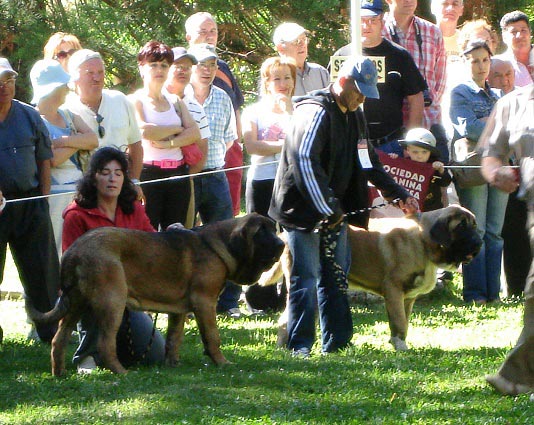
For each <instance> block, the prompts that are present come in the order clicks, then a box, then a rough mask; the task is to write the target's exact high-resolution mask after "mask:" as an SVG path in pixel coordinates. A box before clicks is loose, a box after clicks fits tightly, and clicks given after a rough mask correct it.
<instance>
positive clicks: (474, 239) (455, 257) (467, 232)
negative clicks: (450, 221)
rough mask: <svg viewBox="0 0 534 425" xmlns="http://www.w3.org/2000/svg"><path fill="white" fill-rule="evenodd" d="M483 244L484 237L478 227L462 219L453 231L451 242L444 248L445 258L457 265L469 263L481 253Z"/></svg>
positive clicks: (446, 260) (447, 261)
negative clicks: (482, 237) (481, 236)
mask: <svg viewBox="0 0 534 425" xmlns="http://www.w3.org/2000/svg"><path fill="white" fill-rule="evenodd" d="M481 246H482V239H480V236H479V234H478V232H477V229H476V227H475V226H473V225H471V224H469V223H468V222H467V220H462V221H461V222H460V223H459V224H458V225H457V226H456V228H455V229H454V230H453V231H452V235H451V243H450V245H449V246H448V247H446V248H445V250H444V256H445V258H444V260H445V262H446V263H448V264H455V265H456V266H459V265H460V264H467V263H469V262H470V261H471V260H472V259H473V257H475V256H476V255H477V254H478V253H479V251H480V247H481Z"/></svg>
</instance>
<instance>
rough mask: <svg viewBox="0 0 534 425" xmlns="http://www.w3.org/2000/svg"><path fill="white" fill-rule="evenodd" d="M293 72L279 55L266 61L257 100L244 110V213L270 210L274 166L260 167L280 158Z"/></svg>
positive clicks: (291, 64) (290, 107)
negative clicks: (246, 162)
mask: <svg viewBox="0 0 534 425" xmlns="http://www.w3.org/2000/svg"><path fill="white" fill-rule="evenodd" d="M296 69H297V68H296V65H295V62H294V61H293V60H292V59H288V58H282V57H279V56H276V57H271V58H268V59H266V60H265V61H264V62H263V64H262V66H261V69H260V76H261V79H260V100H259V101H258V102H257V103H254V104H252V105H250V106H248V107H247V108H246V109H245V110H244V111H243V114H242V118H241V126H242V129H243V140H244V144H245V148H246V150H247V152H248V153H249V154H250V155H251V167H250V169H249V171H248V175H247V187H246V207H247V213H251V212H257V213H260V214H262V215H267V211H268V210H269V204H270V202H271V193H272V190H273V185H274V178H275V176H276V169H277V164H269V165H262V164H264V163H270V162H273V161H277V160H278V159H279V157H280V152H281V151H282V146H283V144H284V139H285V130H286V129H287V127H288V125H289V121H290V119H291V114H292V112H293V105H292V103H291V97H292V96H293V94H294V92H295V80H296Z"/></svg>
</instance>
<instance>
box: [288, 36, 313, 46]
mask: <svg viewBox="0 0 534 425" xmlns="http://www.w3.org/2000/svg"><path fill="white" fill-rule="evenodd" d="M309 42H310V39H309V38H308V37H307V36H305V37H300V38H297V39H296V40H293V41H285V42H284V43H286V44H291V45H292V46H300V45H301V44H303V45H306V46H307V45H308V43H309Z"/></svg>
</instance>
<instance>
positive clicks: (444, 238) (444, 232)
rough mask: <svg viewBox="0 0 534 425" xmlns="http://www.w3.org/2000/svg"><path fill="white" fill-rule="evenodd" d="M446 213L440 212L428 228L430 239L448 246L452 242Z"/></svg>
mask: <svg viewBox="0 0 534 425" xmlns="http://www.w3.org/2000/svg"><path fill="white" fill-rule="evenodd" d="M449 218H450V216H449V215H448V214H440V215H439V216H438V217H437V218H436V220H435V221H434V224H433V225H432V227H431V228H430V232H429V234H430V239H431V240H432V241H433V242H435V243H437V244H439V245H442V246H445V247H449V246H450V245H451V243H452V238H451V231H450V229H449Z"/></svg>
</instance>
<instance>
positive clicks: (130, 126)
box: [65, 49, 143, 190]
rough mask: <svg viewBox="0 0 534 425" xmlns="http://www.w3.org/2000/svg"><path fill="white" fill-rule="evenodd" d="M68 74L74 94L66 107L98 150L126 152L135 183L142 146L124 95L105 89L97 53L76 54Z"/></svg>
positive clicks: (131, 175) (68, 99)
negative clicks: (92, 135)
mask: <svg viewBox="0 0 534 425" xmlns="http://www.w3.org/2000/svg"><path fill="white" fill-rule="evenodd" d="M69 74H70V75H71V78H72V81H74V87H75V92H76V93H72V94H70V95H69V96H68V97H67V101H66V104H65V105H66V107H67V108H68V109H69V110H70V111H72V112H74V113H75V114H78V115H79V116H80V117H82V119H83V120H84V121H85V122H86V124H87V125H89V127H90V128H91V129H92V130H93V131H94V132H95V133H96V134H97V135H98V145H99V147H102V146H116V147H118V148H119V149H121V150H123V151H125V150H128V155H129V159H130V161H131V169H130V178H131V179H132V180H133V181H134V182H135V183H138V182H139V176H140V175H141V170H142V169H143V146H142V144H141V133H140V131H139V127H138V125H137V120H136V119H135V111H134V108H133V106H132V104H131V103H130V102H129V101H128V99H127V97H126V96H125V95H124V94H123V93H121V92H120V91H118V90H108V89H104V77H105V67H104V61H103V60H102V57H101V56H100V53H98V52H94V51H92V50H89V49H82V50H78V51H77V52H75V53H74V54H73V55H72V56H71V58H70V60H69ZM138 187H139V186H138ZM138 190H140V189H138Z"/></svg>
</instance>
